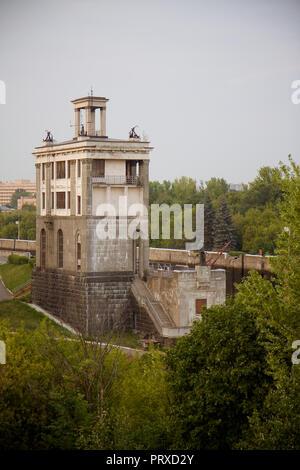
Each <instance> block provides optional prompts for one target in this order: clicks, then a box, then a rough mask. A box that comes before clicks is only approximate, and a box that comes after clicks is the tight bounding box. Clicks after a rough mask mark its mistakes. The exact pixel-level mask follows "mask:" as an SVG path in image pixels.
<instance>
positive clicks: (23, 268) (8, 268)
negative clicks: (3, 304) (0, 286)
mask: <svg viewBox="0 0 300 470" xmlns="http://www.w3.org/2000/svg"><path fill="white" fill-rule="evenodd" d="M31 273H32V266H31V265H30V264H1V265H0V275H1V277H2V281H3V283H4V285H5V286H6V287H7V288H8V289H9V290H13V289H15V288H16V287H18V286H19V285H21V284H24V282H26V281H28V280H29V279H30V278H31Z"/></svg>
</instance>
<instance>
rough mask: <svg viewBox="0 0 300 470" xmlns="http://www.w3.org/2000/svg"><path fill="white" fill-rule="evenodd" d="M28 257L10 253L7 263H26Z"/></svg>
mask: <svg viewBox="0 0 300 470" xmlns="http://www.w3.org/2000/svg"><path fill="white" fill-rule="evenodd" d="M28 262H29V258H28V257H27V256H19V255H14V254H11V255H9V256H8V263H9V264H28Z"/></svg>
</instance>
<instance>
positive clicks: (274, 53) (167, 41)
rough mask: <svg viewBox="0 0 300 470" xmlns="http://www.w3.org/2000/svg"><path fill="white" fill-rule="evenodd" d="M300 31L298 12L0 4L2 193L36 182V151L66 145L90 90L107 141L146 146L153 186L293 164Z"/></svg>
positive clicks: (299, 152) (259, 2)
mask: <svg viewBox="0 0 300 470" xmlns="http://www.w3.org/2000/svg"><path fill="white" fill-rule="evenodd" d="M299 19H300V2H299V1H297V0H287V1H281V0H273V1H270V0H253V1H251V2H250V1H249V2H240V1H238V0H228V1H225V0H212V1H210V2H206V1H195V0H185V1H183V0H174V1H171V0H165V1H162V0H153V1H151V2H147V1H145V0H140V1H137V0H128V1H127V2H122V1H121V0H111V1H108V0H99V1H96V0H87V1H85V2H80V1H79V0H62V1H60V2H58V1H57V0H53V1H52V2H51V3H49V2H46V1H45V0H40V1H39V2H37V1H36V0H28V1H26V2H18V1H17V0H9V1H8V0H2V1H1V4H0V43H1V51H0V59H1V61H0V82H1V83H4V84H5V86H6V104H0V161H1V166H0V181H3V182H4V181H13V180H15V179H30V180H34V179H35V167H34V158H33V156H32V152H33V150H34V147H36V146H38V145H40V144H41V142H42V139H43V138H44V137H45V130H46V129H49V130H51V132H52V133H53V135H54V138H55V139H56V140H57V141H62V140H68V139H71V138H72V137H73V128H72V127H70V122H71V125H72V124H74V122H73V107H72V104H71V103H70V100H71V99H75V98H79V97H81V96H86V95H87V94H88V93H89V91H90V88H91V86H92V87H93V90H94V94H95V95H98V96H105V97H107V98H108V99H109V100H110V101H109V103H108V109H107V121H108V136H109V137H112V138H127V137H128V132H129V130H130V128H131V127H132V126H134V125H138V126H139V127H137V131H138V133H140V134H141V135H143V134H144V135H147V136H148V137H149V140H150V141H151V145H152V146H153V147H154V151H153V153H152V158H151V165H150V179H151V180H159V181H162V180H163V179H169V180H174V179H175V178H176V177H177V178H179V177H181V176H188V177H192V178H194V179H196V180H197V182H199V181H204V182H205V181H208V180H209V179H210V178H211V177H217V178H224V179H225V180H226V181H227V182H228V183H232V184H240V183H248V182H249V181H252V180H253V179H254V178H255V176H256V175H257V172H258V170H259V168H260V167H262V166H266V165H269V166H276V165H278V163H279V161H287V156H288V154H292V157H293V158H294V159H295V161H296V162H298V163H299V162H300V136H299V125H300V104H298V105H297V104H294V103H293V101H292V99H291V96H292V93H293V91H294V90H293V89H292V83H293V82H294V81H295V80H300V28H299ZM2 88H3V87H2ZM0 102H1V100H0ZM2 102H3V101H2Z"/></svg>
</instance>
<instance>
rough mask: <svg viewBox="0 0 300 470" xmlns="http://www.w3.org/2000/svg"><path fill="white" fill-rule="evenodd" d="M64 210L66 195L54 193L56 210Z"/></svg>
mask: <svg viewBox="0 0 300 470" xmlns="http://www.w3.org/2000/svg"><path fill="white" fill-rule="evenodd" d="M65 208H66V193H65V192H62V191H61V192H59V193H56V209H65Z"/></svg>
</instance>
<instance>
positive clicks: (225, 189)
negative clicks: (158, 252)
mask: <svg viewBox="0 0 300 470" xmlns="http://www.w3.org/2000/svg"><path fill="white" fill-rule="evenodd" d="M281 180H282V173H281V171H280V169H279V168H271V167H267V166H266V167H262V168H261V169H260V170H259V172H258V176H257V177H256V178H255V179H254V181H253V182H251V183H250V184H249V188H248V186H247V185H244V186H243V189H242V190H241V191H230V190H229V185H228V183H227V182H226V181H225V180H224V179H223V178H211V179H210V180H209V181H207V182H206V183H205V185H204V184H203V183H202V182H200V184H198V185H197V184H196V180H193V179H191V178H187V177H182V178H180V179H176V180H174V181H173V182H171V181H163V183H159V182H158V181H153V182H150V204H163V203H166V204H169V205H172V204H176V203H178V204H180V205H181V207H183V205H184V204H201V203H204V212H205V226H204V231H205V233H204V235H205V236H204V243H205V245H204V248H205V250H211V249H213V248H212V247H213V245H214V243H213V240H212V239H213V238H214V236H215V233H214V232H215V229H216V228H218V230H219V232H220V231H222V232H223V234H220V233H219V234H218V235H217V239H218V244H217V245H218V246H217V248H216V245H215V248H214V249H217V250H219V249H220V248H222V246H224V244H225V243H223V242H224V239H225V238H226V239H227V238H228V236H227V235H228V234H226V233H225V232H226V231H227V232H228V231H229V232H230V233H231V236H232V235H233V232H234V241H233V243H232V247H231V249H233V250H234V249H238V250H241V249H242V250H243V251H246V252H249V253H253V254H256V253H258V252H259V250H260V249H261V250H263V252H264V253H265V254H273V253H274V247H275V239H276V237H277V235H278V233H279V232H280V230H281V227H280V221H279V217H278V216H279V208H278V204H279V203H280V201H281V200H282V197H283V189H282V186H281ZM224 201H226V204H227V205H228V207H229V210H230V214H231V216H232V221H231V222H230V225H229V226H228V227H226V228H225V226H226V224H227V222H226V221H225V220H221V226H220V224H219V220H216V214H215V212H219V211H220V210H221V211H222V210H223V209H224V208H223V206H224ZM219 217H220V216H219ZM171 219H172V216H171ZM194 219H195V217H194ZM193 222H195V220H194V221H193ZM171 223H173V219H172V220H171ZM194 228H195V223H194ZM227 241H228V240H227ZM222 243H223V245H222V246H220V245H221V244H222ZM150 244H151V246H153V247H162V248H181V249H183V248H184V247H185V240H176V239H174V237H173V236H172V234H171V237H170V239H169V240H163V239H162V237H160V238H159V240H151V241H150Z"/></svg>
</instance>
